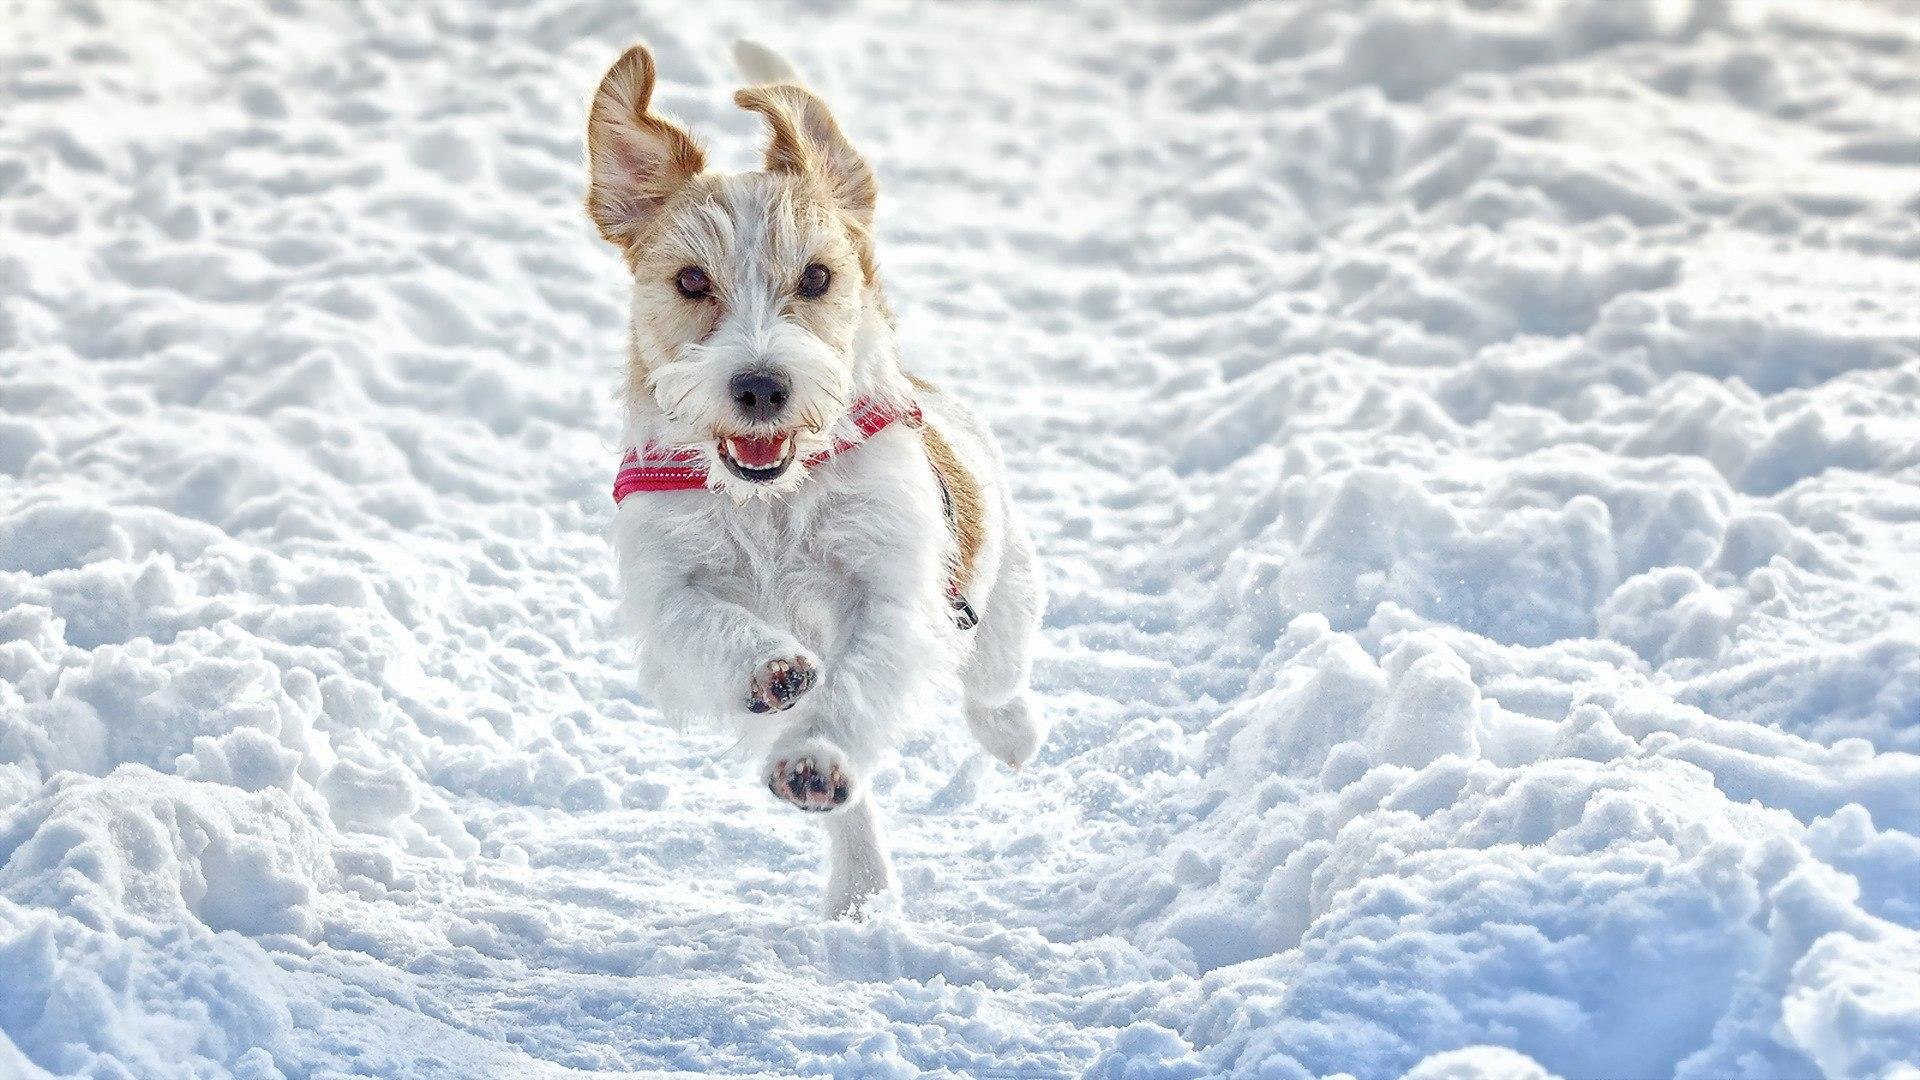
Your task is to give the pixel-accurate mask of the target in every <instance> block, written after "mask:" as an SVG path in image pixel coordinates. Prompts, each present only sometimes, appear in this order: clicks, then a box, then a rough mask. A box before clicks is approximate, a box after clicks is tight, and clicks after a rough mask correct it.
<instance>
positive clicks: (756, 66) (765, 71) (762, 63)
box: [733, 38, 801, 86]
mask: <svg viewBox="0 0 1920 1080" xmlns="http://www.w3.org/2000/svg"><path fill="white" fill-rule="evenodd" d="M733 62H734V63H735V64H738V65H740V74H741V75H743V76H745V78H746V80H747V82H748V84H750V85H753V86H761V85H764V84H766V83H792V84H794V85H795V86H798V85H800V83H801V79H800V71H799V69H798V68H796V67H794V66H793V65H792V64H791V63H789V62H788V61H787V58H786V57H784V56H781V55H780V54H779V53H777V52H774V51H773V50H772V49H769V48H767V47H766V46H765V45H762V44H760V43H759V42H757V41H754V40H752V39H751V38H741V39H740V40H738V41H736V42H734V43H733Z"/></svg>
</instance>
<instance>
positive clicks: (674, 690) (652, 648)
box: [633, 580, 820, 718]
mask: <svg viewBox="0 0 1920 1080" xmlns="http://www.w3.org/2000/svg"><path fill="white" fill-rule="evenodd" d="M635 594H636V595H639V596H643V597H645V599H644V601H642V602H640V603H635V604H634V605H633V606H634V608H635V609H636V614H638V616H639V622H640V624H641V634H642V645H641V648H642V656H643V657H644V658H645V663H646V665H647V668H648V673H649V681H650V682H651V683H652V685H653V687H654V690H655V694H656V695H657V696H658V697H659V698H661V699H662V700H660V701H659V702H658V703H659V704H661V705H662V706H663V707H667V708H669V709H670V710H672V711H675V712H683V713H691V714H697V715H716V716H721V717H726V718H735V717H739V716H741V714H742V713H769V712H780V711H783V710H785V709H788V708H791V707H792V706H793V705H794V704H795V703H796V702H797V701H798V700H799V699H800V696H801V695H802V694H805V693H806V692H807V691H809V690H811V689H812V688H813V686H814V684H815V683H816V682H817V681H818V678H819V674H820V662H819V660H818V659H817V658H815V657H814V656H813V654H812V653H810V652H809V651H808V650H807V649H806V648H805V647H804V646H802V645H801V644H800V642H799V641H797V640H795V638H794V636H793V635H792V634H791V633H788V632H787V631H785V630H783V629H780V628H778V627H776V626H773V625H771V624H770V623H768V622H767V621H766V620H765V619H763V618H761V617H760V616H759V615H757V614H755V613H753V612H752V611H749V610H747V609H746V608H745V607H742V606H741V605H739V604H737V603H734V602H733V601H731V600H729V599H727V598H725V597H723V596H721V595H719V594H718V593H717V592H715V591H714V590H712V589H710V588H707V587H705V586H703V585H701V584H700V583H698V582H696V581H689V580H682V581H680V582H678V583H676V584H667V583H656V585H655V587H653V588H650V589H646V590H635Z"/></svg>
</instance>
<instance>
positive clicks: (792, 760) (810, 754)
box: [766, 739, 858, 813]
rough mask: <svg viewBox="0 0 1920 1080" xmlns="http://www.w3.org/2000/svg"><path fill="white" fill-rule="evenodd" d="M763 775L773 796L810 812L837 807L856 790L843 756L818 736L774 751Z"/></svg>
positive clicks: (849, 800)
mask: <svg viewBox="0 0 1920 1080" xmlns="http://www.w3.org/2000/svg"><path fill="white" fill-rule="evenodd" d="M766 776H767V790H769V791H771V792H773V794H774V796H775V797H777V798H779V799H780V800H781V801H782V802H790V803H792V804H793V805H795V806H797V807H799V808H800V809H802V810H808V811H812V812H814V813H824V812H826V811H829V810H838V809H840V808H841V807H843V806H845V805H847V804H848V803H850V802H852V801H853V798H854V796H855V795H856V794H857V793H858V788H857V785H856V782H855V778H854V775H853V768H852V766H851V764H850V763H849V762H848V761H847V758H846V755H845V754H842V753H841V752H840V751H839V750H838V749H836V748H835V747H833V746H832V745H830V744H828V743H826V742H824V741H822V740H820V739H808V740H807V741H806V742H805V743H802V744H801V745H799V746H796V747H793V748H792V749H789V750H784V751H782V750H776V751H774V754H773V756H772V757H771V758H769V759H768V761H767V769H766Z"/></svg>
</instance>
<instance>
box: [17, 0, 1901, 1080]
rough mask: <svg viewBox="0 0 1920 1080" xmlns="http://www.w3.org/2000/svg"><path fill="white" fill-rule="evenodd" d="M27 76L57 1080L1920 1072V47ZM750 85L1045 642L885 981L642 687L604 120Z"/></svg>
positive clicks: (976, 11) (904, 848) (1367, 44)
mask: <svg viewBox="0 0 1920 1080" xmlns="http://www.w3.org/2000/svg"><path fill="white" fill-rule="evenodd" d="M0 26H3V27H4V28H5V31H4V33H0V1076H3V1077H7V1078H14V1077H23V1078H25V1077H44V1076H47V1075H48V1074H53V1075H60V1076H66V1075H86V1076H102V1077H127V1076H131V1077H139V1078H147V1077H175V1076H188V1075H192V1076H223V1075H229V1074H230V1075H234V1076H240V1077H249V1078H266V1077H336V1076H344V1075H354V1076H375V1077H391V1076H432V1077H502V1076H516V1077H542V1078H544V1077H553V1076H585V1075H642V1076H653V1075H661V1074H663V1073H667V1074H672V1073H678V1072H688V1073H695V1072H699V1073H722V1074H736V1075H756V1076H762V1075H778V1074H829V1073H831V1074H837V1075H842V1076H903V1077H904V1076H913V1075H917V1074H920V1073H921V1072H923V1071H924V1072H928V1073H932V1074H935V1075H946V1076H968V1077H974V1076H1014V1077H1053V1076H1080V1075H1085V1076H1092V1077H1139V1078H1148V1077H1210V1076H1220V1075H1229V1074H1242V1075H1259V1076H1267V1077H1305V1076H1322V1075H1327V1074H1333V1073H1341V1072H1346V1073H1351V1074H1353V1075H1355V1076H1358V1077H1361V1078H1369V1080H1370V1078H1374V1077H1392V1076H1397V1075H1399V1074H1401V1073H1403V1072H1405V1071H1407V1070H1410V1069H1411V1070H1414V1074H1415V1075H1418V1076H1422V1077H1440V1076H1453V1077H1468V1076H1483V1077H1505V1078H1514V1077H1540V1076H1544V1075H1548V1074H1559V1075H1562V1076H1567V1077H1576V1076H1635V1077H1653V1076H1668V1075H1678V1076H1684V1077H1694V1078H1707V1077H1734V1076H1750V1077H1800V1076H1809V1077H1811V1076H1828V1077H1866V1076H1895V1075H1906V1076H1911V1075H1913V1070H1915V1069H1916V1068H1920V756H1916V755H1917V754H1920V9H1917V8H1916V7H1915V6H1914V5H1912V4H1896V3H1893V2H1891V0H1889V2H1887V3H1883V4H1866V3H1852V2H1846V0H1795V2H1784V0H1783V2H1780V3H1764V2H1743V0H1693V2H1687V0H1678V2H1672V3H1665V2H1658V0H1585V2H1569V3H1552V2H1548V0H1445V2H1442V0H1379V2H1374V3H1368V4H1357V3H1347V2H1344V0H1315V2H1274V3H1264V4H1247V5H1232V4H1224V3H1196V2H1179V3H1164V4H1160V5H1155V6H1149V5H1125V6H1121V5H1111V6H1107V7H1096V6H1086V7H1068V6H1065V5H1060V6H1051V5H1049V6H1034V5H1026V6H1017V7H1015V6H958V5H942V6H939V7H915V8H904V7H897V6H891V5H889V6H884V7H875V8H865V7H861V6H857V5H850V4H827V3H821V4H808V5H800V6H795V7H785V6H779V5H775V4H754V5H751V6H748V5H744V4H742V5H738V6H731V5H727V4H702V5H693V4H666V3H652V2H647V0H536V2H530V3H525V4H512V5H506V4H483V3H470V2H452V0H432V2H428V0H262V2H258V3H254V2H247V3H241V2H237V0H235V2H220V0H196V2H191V3H186V2H182V3H162V2H160V0H150V2H149V0H0ZM741 34H747V35H751V36H754V37H757V38H760V39H763V40H765V41H767V42H769V43H770V44H772V45H774V46H776V47H778V48H779V49H781V50H783V51H785V52H787V53H788V54H789V55H791V56H793V57H794V58H795V59H796V60H797V61H798V63H799V64H800V65H801V67H802V68H803V69H804V70H805V71H806V72H807V73H808V74H809V76H810V78H811V81H812V82H813V83H814V84H815V85H817V86H818V87H819V88H821V89H822V90H823V91H824V92H825V94H826V96H827V97H828V98H829V99H830V100H831V101H832V102H833V104H834V105H835V107H836V108H837V110H838V111H839V114H840V117H841V119H842V121H843V123H844V125H845V127H846V128H847V130H848V131H849V133H850V134H851V135H852V137H853V138H854V140H855V142H856V143H857V144H858V145H859V146H861V147H862V148H863V149H864V150H866V151H867V152H868V153H869V155H870V156H871V157H872V158H873V160H874V162H875V164H876V165H877V167H878V170H879V173H880V176H881V178H882V199H883V206H882V219H883V223H882V246H881V249H880V250H881V261H882V264H883V267H884V271H885V273H886V275H887V277H888V280H889V282H890V284H891V288H892V290H893V298H894V301H895V303H896V305H897V307H898V308H899V311H900V315H901V320H902V324H903V328H904V334H905V342H906V345H907V348H908V350H909V362H910V365H911V366H912V367H914V368H915V369H917V370H918V371H920V372H921V373H923V374H926V375H928V376H931V377H933V378H935V379H937V380H942V381H947V382H951V383H953V384H955V385H957V386H959V387H961V388H963V389H964V391H965V392H966V393H967V394H968V395H970V396H972V397H973V398H975V399H976V400H978V401H980V402H982V403H983V405H984V406H985V407H987V408H988V409H990V410H991V414H992V415H993V417H994V418H995V423H996V427H997V428H998V430H999V433H1000V437H1001V439H1002V440H1003V442H1004V443H1005V444H1006V446H1007V447H1008V449H1009V451H1010V453H1011V454H1012V455H1013V456H1014V458H1015V459H1016V462H1017V464H1016V469H1015V471H1016V474H1017V478H1018V484H1019V492H1018V494H1019V497H1020V498H1021V499H1023V500H1024V502H1025V503H1026V505H1027V507H1028V508H1029V511H1030V514H1031V517H1032V519H1033V521H1034V523H1035V526H1036V529H1037V532H1038V534H1039V539H1040V543H1041V547H1042V548H1043V550H1044V552H1045V555H1046V557H1047V558H1048V559H1049V560H1050V562H1051V565H1052V570H1053V580H1054V592H1055V598H1054V602H1053V609H1052V613H1051V615H1050V617H1049V620H1048V625H1047V630H1046V635H1045V644H1044V646H1043V653H1042V658H1041V661H1040V664H1039V668H1038V672H1037V675H1036V681H1037V685H1038V689H1039V691H1040V692H1041V693H1042V694H1043V695H1044V697H1045V698H1046V700H1047V703H1048V707H1049V708H1050V710H1051V712H1052V715H1053V717H1054V718H1055V719H1056V721H1057V723H1058V728H1057V732H1056V734H1055V736H1054V740H1053V742H1052V744H1051V745H1050V746H1049V747H1048V748H1047V749H1046V750H1045V751H1044V754H1043V757H1042V758H1041V760H1040V762H1039V763H1038V765H1037V766H1036V767H1034V768H1032V769H1030V770H1029V771H1028V772H1026V773H1025V774H1021V775H1011V774H1009V773H1007V772H1005V771H1004V770H1001V769H998V768H995V767H992V766H990V765H989V763H987V762H986V761H985V760H983V759H982V758H981V757H980V756H979V755H978V754H977V753H975V752H973V751H972V749H971V744H970V743H969V742H968V740H967V739H966V738H965V736H964V733H963V732H960V731H959V730H958V723H957V718H956V717H955V716H953V715H952V714H951V711H949V712H947V713H945V714H943V715H939V716H936V717H931V718H929V719H928V721H927V723H926V724H925V725H924V726H923V730H922V734H920V735H919V736H918V737H916V738H915V739H914V740H913V742H912V743H911V745H910V746H909V750H908V753H907V754H906V756H905V757H904V759H903V760H902V761H901V763H900V764H899V765H898V766H897V767H895V768H892V769H891V770H889V771H888V772H886V773H885V775H884V776H883V777H882V778H881V780H880V788H881V792H882V798H883V800H884V802H885V803H886V804H887V805H888V806H889V807H890V808H891V809H892V816H893V818H894V820H895V822H896V830H895V831H896V843H897V846H898V859H899V864H900V869H901V873H902V876H903V878H904V881H905V886H906V897H905V900H904V901H903V902H902V903H901V904H900V905H899V906H898V907H896V908H894V909H891V910H887V911H883V912H881V913H880V914H879V915H878V916H877V917H876V918H874V919H872V920H870V921H868V922H865V923H862V924H844V923H843V924H823V923H821V922H820V921H819V920H818V919H817V918H816V917H815V915H814V913H813V906H814V904H815V902H816V899H817V895H818V892H819V880H818V873H819V871H818V867H817V864H816V858H817V854H816V852H817V841H816V838H815V836H814V834H813V832H812V829H811V826H810V823H809V822H807V821H804V820H802V818H801V815H799V814H796V813H793V812H792V811H790V810H786V809H783V808H780V807H778V806H776V805H775V804H774V802H773V801H772V799H771V798H770V797H769V796H768V795H767V794H766V793H765V792H764V791H761V790H759V789H758V788H757V787H756V786H755V785H754V784H753V783H752V782H751V781H750V780H748V779H746V778H745V777H744V775H743V772H742V770H741V769H740V768H739V767H737V766H736V765H735V764H733V763H731V762H730V761H729V760H728V759H727V758H726V756H725V751H726V749H727V747H726V745H725V743H724V740H721V739H719V738H718V737H716V736H712V735H708V734H704V733H698V732H694V733H676V732H673V731H669V730H665V729H663V728H661V727H660V726H658V725H657V724H656V723H655V722H654V719H655V718H654V716H653V714H652V712H651V710H650V709H649V708H648V707H647V706H646V705H645V703H644V700H643V698H642V697H641V695H640V692H639V687H638V686H637V684H636V679H635V677H634V674H633V672H634V665H633V663H632V659H631V657H630V655H629V654H628V646H626V645H624V644H623V643H622V641H621V640H620V638H619V636H618V633H617V630H616V626H615V622H614V618H613V604H612V596H613V591H614V590H613V585H612V582H611V579H610V559H609V556H608V553H607V549H606V545H605V543H604V541H603V537H602V533H603V530H604V529H605V527H606V525H607V524H608V521H609V519H610V515H611V510H612V506H611V503H610V500H609V499H608V494H607V492H608V484H609V480H610V478H611V476H612V471H613V466H614V452H615V449H616V448H615V447H614V446H613V445H612V440H613V439H614V438H615V437H616V433H617V426H616V416H615V409H614V405H613V398H612V393H613V388H614V385H615V379H616V373H617V366H618V363H619V358H620V340H621V332H622V318H623V290H624V284H623V282H624V277H623V271H622V269H621V267H620V264H619V262H618V260H617V258H616V257H615V255H614V254H613V252H612V251H611V250H609V249H607V248H605V247H604V246H603V245H602V244H601V243H600V242H599V241H598V240H597V238H596V237H595V236H594V234H593V232H592V229H591V228H590V227H589V226H588V224H587V222H586V220H585V218H584V216H583V215H582V213H581V211H580V208H579V203H580V196H581V190H582V174H581V169H580V166H579V157H580V153H579V139H580V134H581V127H582V119H583V103H584V100H585V96H586V94H587V93H588V92H589V90H590V89H591V87H592V85H593V83H594V81H595V80H596V79H597V77H598V76H599V74H600V72H601V71H602V70H603V69H604V66H605V65H606V64H607V63H608V62H609V61H610V60H611V59H612V58H613V56H614V55H616V53H617V52H618V50H619V49H620V48H621V47H622V46H624V45H625V44H627V43H628V42H629V41H631V40H634V39H640V38H644V39H645V40H647V41H649V42H650V43H651V44H652V45H653V46H654V48H655V50H656V52H657V53H658V55H659V59H660V68H661V74H662V79H663V91H662V100H663V101H664V105H665V107H666V109H667V110H669V111H670V112H672V113H674V114H677V115H678V116H679V117H681V118H683V119H684V120H686V121H688V122H690V123H691V124H692V125H694V126H695V127H696V128H697V129H698V130H700V131H701V132H702V133H703V134H705V135H706V136H707V137H708V139H709V141H710V144H711V145H712V146H713V148H714V149H715V151H716V156H717V158H718V159H719V160H720V161H721V162H723V163H725V164H727V165H730V166H744V165H747V164H748V163H749V162H750V161H751V160H752V149H753V147H754V146H755V145H756V144H757V142H758V139H759V134H758V132H757V131H756V129H755V125H754V123H753V122H752V118H750V117H749V116H748V115H746V114H744V113H741V112H740V111H739V110H737V109H735V108H734V107H733V106H732V105H731V103H730V101H729V100H728V92H729V90H730V88H731V86H732V72H731V71H730V69H729V65H728V63H727V59H726V57H727V52H726V49H727V45H728V43H729V42H730V41H731V40H732V39H733V38H734V37H735V36H738V35H741ZM1475 1047H1478V1048H1477V1049H1474V1048H1475Z"/></svg>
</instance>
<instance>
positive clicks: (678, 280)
mask: <svg viewBox="0 0 1920 1080" xmlns="http://www.w3.org/2000/svg"><path fill="white" fill-rule="evenodd" d="M673 283H674V284H675V285H677V286H679V288H680V295H681V296H684V297H686V298H687V299H689V300H697V299H699V298H700V297H702V296H705V295H707V294H708V293H709V292H711V291H713V279H711V278H709V277H707V272H706V271H705V270H702V269H700V268H699V267H697V266H683V267H681V268H680V273H679V274H678V275H676V276H675V277H674V279H673Z"/></svg>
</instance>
